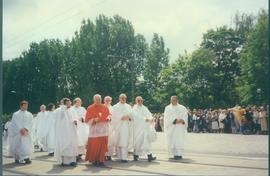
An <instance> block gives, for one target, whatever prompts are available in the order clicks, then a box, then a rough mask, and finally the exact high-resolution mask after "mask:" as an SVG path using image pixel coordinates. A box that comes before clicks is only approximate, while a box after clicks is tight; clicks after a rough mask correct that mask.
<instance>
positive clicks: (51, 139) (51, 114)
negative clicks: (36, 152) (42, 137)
mask: <svg viewBox="0 0 270 176" xmlns="http://www.w3.org/2000/svg"><path fill="white" fill-rule="evenodd" d="M46 119H47V120H46V123H47V124H46V126H47V129H46V141H47V142H46V148H47V150H48V153H53V152H54V149H55V121H56V112H55V111H47V117H46Z"/></svg>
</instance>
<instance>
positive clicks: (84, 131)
mask: <svg viewBox="0 0 270 176" xmlns="http://www.w3.org/2000/svg"><path fill="white" fill-rule="evenodd" d="M72 110H73V111H75V113H76V116H74V117H73V118H74V119H73V120H75V121H77V127H76V128H77V135H78V153H79V154H85V146H86V144H87V141H88V134H89V127H88V125H87V124H86V123H83V122H82V121H81V120H80V119H81V118H83V120H85V114H86V109H85V108H84V107H76V106H73V107H72Z"/></svg>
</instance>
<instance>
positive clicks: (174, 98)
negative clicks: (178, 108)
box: [171, 95, 178, 105]
mask: <svg viewBox="0 0 270 176" xmlns="http://www.w3.org/2000/svg"><path fill="white" fill-rule="evenodd" d="M171 104H172V105H177V104H178V98H177V96H176V95H173V96H171Z"/></svg>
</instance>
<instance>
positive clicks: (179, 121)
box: [175, 119, 185, 124]
mask: <svg viewBox="0 0 270 176" xmlns="http://www.w3.org/2000/svg"><path fill="white" fill-rule="evenodd" d="M175 124H185V121H184V120H183V119H175Z"/></svg>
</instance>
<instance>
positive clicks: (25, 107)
mask: <svg viewBox="0 0 270 176" xmlns="http://www.w3.org/2000/svg"><path fill="white" fill-rule="evenodd" d="M20 108H21V110H22V111H26V110H27V109H28V104H27V103H25V104H22V105H21V107H20Z"/></svg>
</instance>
